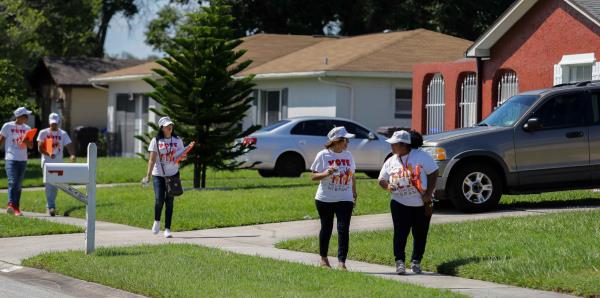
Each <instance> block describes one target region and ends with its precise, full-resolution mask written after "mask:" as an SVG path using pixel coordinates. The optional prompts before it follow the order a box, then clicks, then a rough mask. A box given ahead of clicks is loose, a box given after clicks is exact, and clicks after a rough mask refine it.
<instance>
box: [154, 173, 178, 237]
mask: <svg viewBox="0 0 600 298" xmlns="http://www.w3.org/2000/svg"><path fill="white" fill-rule="evenodd" d="M177 175H179V173H177ZM153 178H154V181H153V182H154V220H155V221H160V216H161V214H162V208H163V205H165V206H166V209H165V229H170V228H171V218H172V217H173V201H174V200H175V198H174V197H171V196H168V195H167V183H166V180H165V177H159V176H153Z"/></svg>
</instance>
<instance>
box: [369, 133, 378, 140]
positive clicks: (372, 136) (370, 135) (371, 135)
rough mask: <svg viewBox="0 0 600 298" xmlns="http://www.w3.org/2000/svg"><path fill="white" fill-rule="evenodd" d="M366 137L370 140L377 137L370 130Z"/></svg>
mask: <svg viewBox="0 0 600 298" xmlns="http://www.w3.org/2000/svg"><path fill="white" fill-rule="evenodd" d="M368 137H369V140H371V141H372V140H375V139H377V137H376V136H375V134H374V133H372V132H369V135H368Z"/></svg>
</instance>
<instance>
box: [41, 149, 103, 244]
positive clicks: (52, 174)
mask: <svg viewBox="0 0 600 298" xmlns="http://www.w3.org/2000/svg"><path fill="white" fill-rule="evenodd" d="M96 158H97V149H96V144H94V143H90V144H89V145H88V155H87V163H47V164H44V183H49V184H52V185H54V186H56V187H57V188H59V189H61V190H63V191H64V192H66V193H67V194H69V195H70V196H72V197H73V198H75V199H77V200H79V201H81V202H82V203H84V204H85V219H86V226H85V253H86V254H90V253H92V252H94V249H95V245H94V243H95V239H96ZM69 184H86V193H85V194H84V193H82V192H81V191H79V190H77V189H75V188H73V187H71V186H69Z"/></svg>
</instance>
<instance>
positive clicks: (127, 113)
mask: <svg viewBox="0 0 600 298" xmlns="http://www.w3.org/2000/svg"><path fill="white" fill-rule="evenodd" d="M135 114H136V113H135V98H134V97H133V96H132V95H130V94H117V113H116V118H115V124H116V133H117V138H116V144H115V145H116V148H115V149H116V152H117V154H119V155H123V156H126V155H133V152H134V141H135V138H134V136H135V126H136V125H135V124H136V123H135V116H136V115H135Z"/></svg>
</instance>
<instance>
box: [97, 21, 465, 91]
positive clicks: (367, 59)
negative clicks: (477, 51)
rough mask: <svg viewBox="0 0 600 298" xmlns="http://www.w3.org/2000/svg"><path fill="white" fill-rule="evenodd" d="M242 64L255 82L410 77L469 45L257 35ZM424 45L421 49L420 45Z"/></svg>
mask: <svg viewBox="0 0 600 298" xmlns="http://www.w3.org/2000/svg"><path fill="white" fill-rule="evenodd" d="M243 39H244V43H242V44H241V45H240V46H239V48H240V49H246V50H247V52H246V53H245V54H244V56H242V58H241V60H245V59H251V60H252V61H253V62H252V64H251V65H250V66H249V67H248V68H247V69H245V70H244V71H242V72H241V73H239V74H238V75H239V76H245V75H249V74H256V79H266V78H282V77H298V76H324V75H346V76H363V77H364V76H376V77H390V76H391V77H410V73H411V72H412V65H413V64H416V63H423V62H437V61H448V60H456V59H459V58H461V57H462V56H463V54H464V51H465V49H466V48H467V47H468V46H469V45H470V44H471V42H470V41H468V40H464V39H460V38H457V37H453V36H449V35H445V34H441V33H438V32H433V31H429V30H425V29H417V30H411V31H401V32H388V33H376V34H367V35H359V36H353V37H315V36H306V35H280V34H257V35H253V36H249V37H245V38H243ZM425 44H426V45H427V46H426V47H424V46H423V45H425ZM156 67H160V66H159V65H158V64H156V63H155V62H151V63H146V64H142V65H139V66H135V67H130V68H125V69H120V70H117V71H113V72H109V73H105V74H102V75H99V76H96V77H94V78H92V79H91V81H93V82H108V81H119V80H130V79H138V78H143V77H148V76H151V75H152V73H153V72H152V69H153V68H156Z"/></svg>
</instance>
